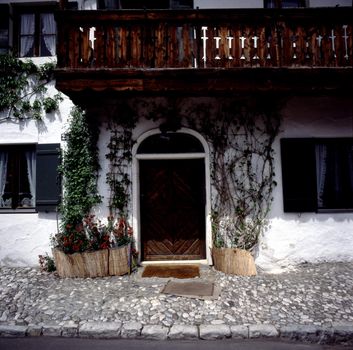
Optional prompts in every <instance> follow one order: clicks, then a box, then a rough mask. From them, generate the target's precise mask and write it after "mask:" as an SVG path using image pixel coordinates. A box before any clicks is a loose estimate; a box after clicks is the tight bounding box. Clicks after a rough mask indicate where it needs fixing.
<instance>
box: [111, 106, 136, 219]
mask: <svg viewBox="0 0 353 350" xmlns="http://www.w3.org/2000/svg"><path fill="white" fill-rule="evenodd" d="M117 110H118V112H117V115H116V116H114V117H113V118H112V119H111V121H110V124H109V126H108V129H109V130H110V133H111V136H110V141H109V143H108V149H109V152H108V153H107V154H106V158H107V159H108V160H109V161H110V163H109V171H108V173H107V175H106V181H107V183H108V185H109V188H110V198H109V212H110V215H112V216H116V215H118V216H120V217H126V216H127V212H128V205H129V198H130V191H131V177H130V172H129V170H128V169H129V168H130V169H131V167H130V166H129V165H130V164H131V160H132V146H133V140H132V130H133V129H134V127H135V126H136V115H137V114H136V111H134V110H133V109H132V108H131V107H130V106H129V105H128V104H127V103H122V104H121V105H119V107H118V109H117Z"/></svg>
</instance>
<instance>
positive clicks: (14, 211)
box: [0, 208, 38, 214]
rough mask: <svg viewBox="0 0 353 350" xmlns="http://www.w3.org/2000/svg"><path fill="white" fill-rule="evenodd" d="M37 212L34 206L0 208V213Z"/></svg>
mask: <svg viewBox="0 0 353 350" xmlns="http://www.w3.org/2000/svg"><path fill="white" fill-rule="evenodd" d="M36 213H38V212H37V211H36V209H35V208H18V209H12V208H0V214H36Z"/></svg>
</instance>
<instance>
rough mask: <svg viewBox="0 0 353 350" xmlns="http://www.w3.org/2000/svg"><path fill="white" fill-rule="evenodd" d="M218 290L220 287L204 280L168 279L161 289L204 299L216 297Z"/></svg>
mask: <svg viewBox="0 0 353 350" xmlns="http://www.w3.org/2000/svg"><path fill="white" fill-rule="evenodd" d="M220 292H221V290H220V288H219V287H217V286H215V285H214V283H211V282H205V281H188V282H181V281H169V282H168V283H167V284H166V285H165V286H164V287H163V288H162V290H161V293H164V294H172V295H176V296H182V297H188V298H197V299H204V300H209V299H217V298H218V297H219V295H220Z"/></svg>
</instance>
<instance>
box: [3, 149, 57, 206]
mask: <svg viewBox="0 0 353 350" xmlns="http://www.w3.org/2000/svg"><path fill="white" fill-rule="evenodd" d="M58 155H59V145H58V144H48V145H34V144H25V145H2V146H1V145H0V212H13V211H21V212H23V211H34V209H36V210H38V211H50V210H53V209H55V208H56V206H57V204H58V200H59V195H60V187H59V183H58V177H57V167H58V164H59V157H58Z"/></svg>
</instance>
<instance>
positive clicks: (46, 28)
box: [15, 6, 56, 57]
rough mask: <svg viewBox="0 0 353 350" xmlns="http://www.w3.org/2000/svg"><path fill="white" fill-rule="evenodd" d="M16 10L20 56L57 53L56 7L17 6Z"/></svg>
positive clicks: (16, 30)
mask: <svg viewBox="0 0 353 350" xmlns="http://www.w3.org/2000/svg"><path fill="white" fill-rule="evenodd" d="M15 11H16V16H15V19H16V23H17V25H16V28H15V32H16V34H17V35H16V37H17V38H18V41H17V43H16V44H17V51H18V54H19V56H20V57H36V56H54V55H55V54H56V23H55V20H54V13H53V11H54V7H52V6H51V7H48V6H37V7H34V6H31V7H23V6H17V7H16V8H15Z"/></svg>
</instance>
